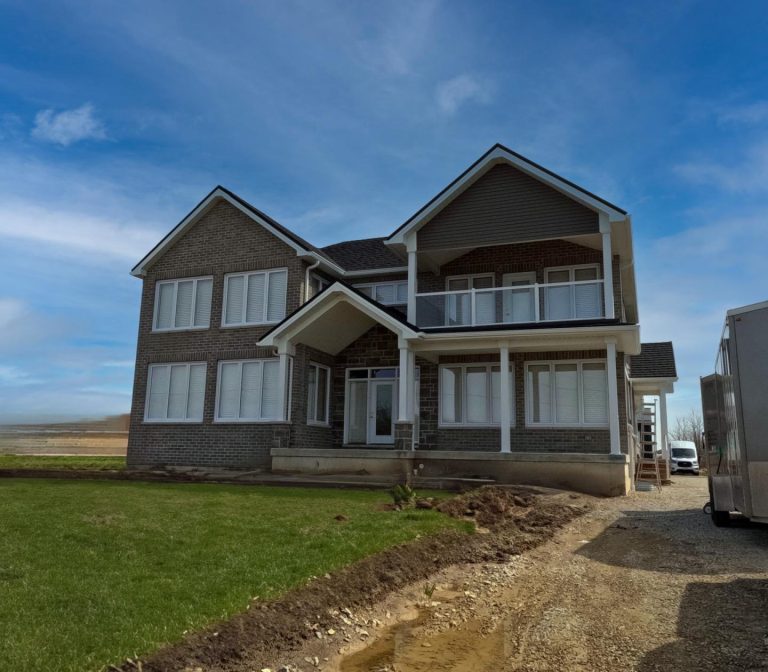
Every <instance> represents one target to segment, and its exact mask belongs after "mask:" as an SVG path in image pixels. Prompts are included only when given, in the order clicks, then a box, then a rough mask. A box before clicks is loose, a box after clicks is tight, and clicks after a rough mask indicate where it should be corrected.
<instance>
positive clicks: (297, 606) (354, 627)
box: [120, 487, 589, 672]
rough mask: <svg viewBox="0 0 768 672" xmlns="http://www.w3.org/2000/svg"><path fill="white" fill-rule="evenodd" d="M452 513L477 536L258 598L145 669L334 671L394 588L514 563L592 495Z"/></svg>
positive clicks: (478, 501) (504, 494)
mask: <svg viewBox="0 0 768 672" xmlns="http://www.w3.org/2000/svg"><path fill="white" fill-rule="evenodd" d="M445 508H446V510H447V512H448V513H450V514H452V515H454V516H457V517H462V518H463V517H467V518H468V519H478V520H479V521H482V522H481V525H482V527H481V529H480V531H479V533H477V534H473V535H467V534H464V533H461V532H458V531H449V532H444V533H442V534H439V535H435V536H430V537H427V538H423V539H419V540H417V541H415V542H411V543H408V544H404V545H401V546H398V547H395V548H391V549H389V550H386V551H384V552H382V553H379V554H377V555H375V556H371V557H369V558H365V559H363V560H361V561H359V562H357V563H355V564H353V565H351V566H349V567H347V568H344V569H342V570H340V571H339V572H336V573H334V574H333V575H326V576H325V577H321V578H318V579H315V580H313V581H311V582H309V583H308V584H307V585H306V586H303V587H301V588H299V589H297V590H294V591H292V592H291V593H289V594H287V595H286V596H284V597H282V598H280V599H277V600H274V601H271V602H268V603H258V602H254V603H252V604H251V605H250V607H249V609H248V610H247V611H245V612H244V613H242V614H240V615H238V616H236V617H234V618H232V619H230V620H228V621H226V622H224V623H220V624H218V625H216V626H214V627H212V628H209V629H207V630H205V631H202V632H199V633H195V634H192V635H190V636H189V637H187V638H186V639H185V640H183V641H182V642H180V643H178V644H176V645H173V646H169V647H167V648H165V649H163V650H160V651H159V652H157V653H155V654H154V655H152V656H150V657H148V658H147V659H142V661H141V669H142V670H144V671H145V672H154V671H158V672H159V671H160V670H162V671H164V672H165V671H171V670H185V671H187V672H191V671H195V672H201V671H205V672H211V671H215V672H225V671H226V672H235V671H237V672H241V671H245V670H248V671H251V670H261V669H264V668H267V669H275V670H277V669H279V668H281V667H283V668H284V669H289V670H297V669H317V668H318V667H323V668H325V669H331V668H330V667H328V664H329V659H330V656H331V655H334V654H336V655H337V654H338V652H339V649H340V648H342V649H344V647H345V646H346V649H347V650H350V651H351V650H352V649H353V648H354V647H353V642H354V643H357V644H358V645H359V644H361V643H364V642H365V641H367V640H368V639H369V638H372V637H373V636H374V634H375V630H376V629H380V628H381V626H382V621H381V620H380V619H378V618H377V617H376V616H374V615H372V614H374V613H378V612H377V608H378V607H379V605H380V604H381V603H382V602H383V601H384V600H386V599H387V598H388V597H389V599H392V598H391V595H392V593H393V591H397V590H401V589H404V588H406V587H408V586H413V585H417V583H418V585H422V584H423V582H424V581H425V580H428V579H429V577H431V576H432V575H433V574H435V573H436V572H439V571H440V570H441V569H443V568H446V567H449V566H452V565H457V564H460V565H462V566H475V565H485V564H488V563H493V564H498V563H504V562H507V561H508V560H509V559H510V558H511V557H514V556H516V555H518V554H520V553H522V552H524V551H527V550H529V549H532V548H535V547H536V546H538V545H540V544H541V543H543V542H544V541H546V540H547V539H549V538H551V537H552V535H553V534H554V533H555V532H556V531H557V530H558V529H560V528H561V527H563V526H564V525H566V524H567V523H569V522H570V521H572V520H573V519H574V518H576V517H578V516H580V515H583V514H584V513H585V511H586V510H588V508H589V505H588V502H587V498H583V497H581V496H576V495H572V496H571V495H567V494H560V495H557V496H551V495H549V496H544V495H533V494H531V492H530V491H529V490H525V489H520V490H506V489H501V488H493V487H491V488H483V489H481V490H480V491H474V492H472V493H468V494H465V495H461V496H459V497H457V498H455V499H454V500H452V503H451V504H450V505H445ZM339 523H340V524H343V523H344V521H339ZM364 613H369V614H371V615H370V616H362V614H364ZM390 618H391V616H390ZM137 668H138V663H137V662H136V661H127V662H126V663H125V664H124V665H123V666H122V668H120V669H122V670H126V671H128V670H135V669H137Z"/></svg>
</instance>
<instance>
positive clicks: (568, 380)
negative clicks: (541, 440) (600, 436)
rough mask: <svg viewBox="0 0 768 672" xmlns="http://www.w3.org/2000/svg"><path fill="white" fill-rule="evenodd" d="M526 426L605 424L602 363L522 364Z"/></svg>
mask: <svg viewBox="0 0 768 672" xmlns="http://www.w3.org/2000/svg"><path fill="white" fill-rule="evenodd" d="M525 392H526V399H527V402H528V403H527V407H528V408H527V424H528V425H533V426H536V425H539V426H544V427H552V426H565V427H579V426H590V425H591V426H597V427H605V426H606V425H607V424H608V374H607V372H606V366H605V361H577V362H530V363H528V364H526V383H525Z"/></svg>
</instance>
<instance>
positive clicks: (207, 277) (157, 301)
mask: <svg viewBox="0 0 768 672" xmlns="http://www.w3.org/2000/svg"><path fill="white" fill-rule="evenodd" d="M190 280H191V281H194V285H193V287H192V322H194V321H195V310H196V308H197V283H198V282H199V281H200V280H210V281H211V296H213V276H212V275H201V276H199V277H194V278H174V279H173V280H158V281H157V282H155V305H154V307H153V310H152V331H153V332H159V333H162V332H164V331H204V330H205V329H210V328H211V315H210V313H209V314H208V326H205V327H202V326H201V327H196V326H194V325H191V326H189V327H165V328H162V329H161V328H160V327H158V326H157V311H158V309H159V308H160V285H168V284H171V283H173V315H172V316H171V323H172V324H176V294H177V292H178V290H179V283H180V282H188V281H190ZM211 303H213V302H211ZM211 312H213V305H211Z"/></svg>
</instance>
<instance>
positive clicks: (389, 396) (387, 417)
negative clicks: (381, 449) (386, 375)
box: [376, 385, 395, 436]
mask: <svg viewBox="0 0 768 672" xmlns="http://www.w3.org/2000/svg"><path fill="white" fill-rule="evenodd" d="M394 389H395V387H394V385H377V386H376V436H390V435H391V434H392V401H393V396H394V394H393V392H394Z"/></svg>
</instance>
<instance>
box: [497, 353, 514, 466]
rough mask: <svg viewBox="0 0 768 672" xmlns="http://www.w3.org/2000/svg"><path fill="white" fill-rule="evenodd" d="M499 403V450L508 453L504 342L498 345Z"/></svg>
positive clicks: (506, 361)
mask: <svg viewBox="0 0 768 672" xmlns="http://www.w3.org/2000/svg"><path fill="white" fill-rule="evenodd" d="M499 364H500V366H499V403H500V404H501V417H500V418H499V421H500V422H499V424H500V425H501V427H500V429H501V452H502V453H509V452H510V451H511V450H512V444H511V437H510V435H509V427H510V424H511V417H510V409H509V398H510V394H509V346H508V345H507V344H506V343H503V344H501V346H500V347H499Z"/></svg>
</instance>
